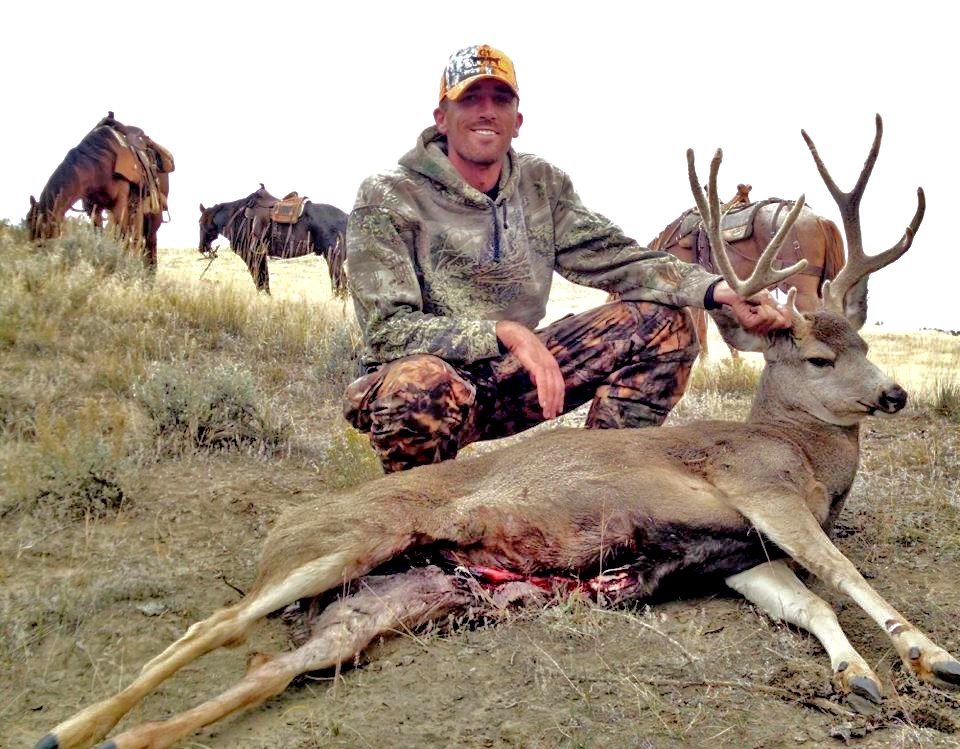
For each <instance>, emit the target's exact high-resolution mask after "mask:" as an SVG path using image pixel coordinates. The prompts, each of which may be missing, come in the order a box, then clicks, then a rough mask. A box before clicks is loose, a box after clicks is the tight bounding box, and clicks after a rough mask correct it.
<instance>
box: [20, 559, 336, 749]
mask: <svg viewBox="0 0 960 749" xmlns="http://www.w3.org/2000/svg"><path fill="white" fill-rule="evenodd" d="M349 561H350V557H349V556H348V555H346V554H334V555H330V556H328V557H323V558H321V559H316V560H314V561H312V562H309V563H307V564H304V565H302V566H300V567H298V568H297V569H295V570H293V571H292V572H291V573H290V574H289V575H287V576H286V578H284V579H283V580H282V581H281V582H280V583H278V584H277V585H274V586H271V587H269V588H265V589H263V590H261V591H259V592H258V593H256V594H254V595H252V596H250V597H248V598H245V599H244V600H242V601H240V603H238V604H236V605H234V606H231V607H229V608H226V609H221V610H220V611H218V612H217V613H215V614H214V615H213V616H211V617H209V618H207V619H204V620H203V621H200V622H197V623H196V624H193V625H192V626H191V627H190V628H189V629H188V630H187V631H186V633H185V634H184V635H183V637H181V638H180V639H179V640H177V641H176V642H174V643H173V644H172V645H170V646H169V647H168V648H167V649H166V650H164V651H163V652H162V653H160V655H158V656H157V657H156V658H154V659H153V660H151V661H150V662H149V663H147V664H146V665H145V666H144V667H143V668H142V669H141V670H140V673H139V675H138V676H137V677H136V678H135V679H134V680H133V681H132V682H131V683H130V684H129V685H128V686H127V687H126V688H125V689H123V690H121V691H120V692H117V693H116V694H114V695H113V696H111V697H108V698H106V699H104V700H101V701H100V702H97V703H95V704H93V705H90V706H89V707H87V708H85V709H83V710H81V711H80V712H78V713H77V714H75V715H74V716H72V717H70V718H68V719H67V720H65V721H64V722H62V723H60V724H59V725H58V726H57V727H56V728H54V729H53V731H51V732H50V733H49V734H47V735H46V736H44V737H43V738H42V739H41V740H40V741H39V743H37V746H36V749H68V747H84V746H89V745H90V744H92V743H93V742H94V741H96V740H98V739H101V738H103V737H104V736H106V735H107V733H108V732H109V731H110V730H111V729H112V728H113V727H114V726H115V725H116V724H117V723H118V722H119V721H120V719H121V718H122V717H123V716H124V715H126V714H127V712H129V711H130V709H131V708H133V707H134V706H135V705H136V704H137V703H138V702H140V700H141V699H143V697H144V696H146V695H147V694H148V693H149V692H151V691H152V690H153V689H155V688H156V687H157V686H158V685H159V684H161V683H162V682H164V681H166V680H167V679H168V678H170V677H171V676H173V674H175V673H176V672H177V671H179V670H180V669H181V668H182V667H183V666H185V665H187V664H189V663H191V662H193V661H194V660H196V659H197V658H199V657H200V656H202V655H204V654H206V653H209V652H210V651H211V650H214V649H216V648H218V647H222V646H230V645H237V644H239V643H241V642H243V640H244V638H245V637H246V634H247V632H248V631H249V629H250V627H251V626H252V625H253V624H254V623H255V622H256V621H258V620H259V619H261V618H263V617H265V616H266V615H267V614H269V613H271V612H273V611H276V610H277V609H280V608H283V607H284V606H286V605H288V604H290V603H293V602H294V601H297V600H299V599H301V598H307V597H310V596H315V595H319V594H320V593H323V592H324V591H327V590H330V589H331V588H334V587H336V586H337V585H338V584H339V583H340V582H341V578H342V576H343V570H344V569H345V568H346V567H347V565H348V562H349Z"/></svg>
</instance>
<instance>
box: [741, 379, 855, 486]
mask: <svg viewBox="0 0 960 749" xmlns="http://www.w3.org/2000/svg"><path fill="white" fill-rule="evenodd" d="M747 423H748V424H750V425H751V426H755V427H757V428H759V429H763V430H764V431H770V432H773V433H776V434H777V436H778V437H779V438H781V439H787V440H789V441H790V442H791V443H793V444H794V445H796V447H797V448H798V449H799V450H800V451H801V452H803V454H804V455H805V456H806V457H807V459H808V460H809V461H810V464H811V465H812V466H813V470H814V473H815V474H816V476H817V479H818V480H819V481H820V482H822V483H823V484H824V485H825V486H826V487H827V491H828V492H829V493H830V495H831V496H832V497H833V498H834V499H835V500H841V499H842V498H843V497H845V496H846V494H847V492H848V491H849V489H850V486H851V485H852V484H853V479H854V477H855V476H856V473H857V467H858V465H859V462H860V425H859V424H851V425H838V424H830V423H828V422H825V421H823V420H821V419H819V418H817V417H815V416H813V415H812V414H810V413H809V412H808V411H806V410H804V409H803V408H801V407H799V406H797V405H794V404H792V403H791V401H790V400H789V399H788V398H785V397H784V396H783V394H781V393H778V392H777V385H776V383H775V382H774V379H773V378H771V377H768V376H767V373H766V372H765V373H764V376H763V377H762V378H761V380H760V388H759V390H758V392H757V396H756V398H755V399H754V402H753V407H752V408H751V411H750V415H749V417H748V418H747Z"/></svg>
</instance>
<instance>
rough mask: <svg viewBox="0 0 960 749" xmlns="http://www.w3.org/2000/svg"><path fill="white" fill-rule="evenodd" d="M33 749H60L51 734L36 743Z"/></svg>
mask: <svg viewBox="0 0 960 749" xmlns="http://www.w3.org/2000/svg"><path fill="white" fill-rule="evenodd" d="M34 749H60V742H59V740H57V737H56V736H54V735H53V734H52V733H48V734H47V735H46V736H44V737H43V738H42V739H40V740H39V741H38V742H37V745H36V746H35V747H34Z"/></svg>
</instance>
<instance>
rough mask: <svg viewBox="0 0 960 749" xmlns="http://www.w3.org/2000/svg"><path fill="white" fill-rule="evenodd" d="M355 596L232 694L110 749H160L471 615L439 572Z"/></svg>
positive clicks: (142, 729)
mask: <svg viewBox="0 0 960 749" xmlns="http://www.w3.org/2000/svg"><path fill="white" fill-rule="evenodd" d="M358 583H359V585H355V586H353V587H354V588H355V592H352V593H351V594H349V595H347V596H345V597H343V598H341V599H340V600H338V601H336V602H335V603H333V604H331V605H330V606H328V607H327V609H326V610H324V612H323V614H321V616H320V617H319V619H318V620H317V621H316V623H314V624H313V626H312V627H311V634H310V639H309V640H308V642H307V643H306V644H305V645H303V646H302V647H300V648H298V649H297V650H294V651H292V652H289V653H284V654H282V655H279V656H274V657H269V656H261V657H258V658H257V659H256V660H255V661H254V662H253V663H252V665H251V668H250V670H249V671H248V672H247V674H246V675H245V676H244V677H243V678H242V679H241V680H240V681H239V682H238V683H237V684H235V685H234V686H233V687H231V688H230V689H228V690H227V691H225V692H223V693H221V694H220V695H218V696H216V697H214V698H213V699H210V700H208V701H206V702H204V703H202V704H200V705H198V706H197V707H194V708H193V709H191V710H188V711H186V712H183V713H181V714H180V715H177V716H175V717H173V718H170V719H169V720H165V721H159V722H155V723H145V724H143V725H140V726H136V727H134V728H131V729H129V730H127V731H125V732H124V733H122V734H120V735H118V736H115V737H114V738H113V739H112V740H111V741H110V742H109V743H107V744H105V745H104V749H106V747H109V748H110V749H162V747H167V746H170V745H171V744H173V743H174V742H176V741H177V740H179V739H181V738H183V737H184V736H187V735H189V734H191V733H193V732H194V731H196V730H198V729H200V728H202V727H203V726H206V725H209V724H211V723H213V722H215V721H217V720H219V719H221V718H223V717H225V716H227V715H230V714H232V713H235V712H238V711H240V710H244V709H247V708H251V707H254V706H256V705H259V704H260V703H261V702H264V701H265V700H267V699H269V698H270V697H273V696H274V695H277V694H280V692H282V691H283V690H284V689H286V687H287V685H289V684H290V682H291V681H293V679H294V678H296V677H297V676H299V675H300V674H303V673H307V672H309V671H318V670H321V669H329V668H337V667H339V666H340V665H341V664H343V663H350V662H351V661H352V660H353V659H354V658H355V657H356V656H357V655H359V654H360V653H361V652H362V651H363V650H364V649H365V648H366V647H367V646H368V645H369V644H370V643H371V642H373V641H374V640H376V639H378V638H380V637H381V636H384V635H389V634H396V633H400V632H410V631H413V630H416V629H418V628H421V627H423V626H424V625H426V624H428V623H429V622H431V621H435V620H438V619H442V618H444V617H446V616H447V615H448V614H449V613H451V612H453V611H457V610H464V609H466V608H467V607H468V606H469V605H470V604H471V603H472V602H473V600H474V599H473V597H472V595H471V594H470V593H469V592H468V591H467V590H466V588H465V586H464V585H462V584H460V583H458V582H457V581H456V580H455V579H454V578H453V576H452V575H448V574H446V573H444V572H443V571H441V570H440V569H439V568H437V567H426V568H422V569H413V570H410V571H408V572H404V573H400V574H396V575H387V576H378V577H368V578H363V579H361V580H360V581H358Z"/></svg>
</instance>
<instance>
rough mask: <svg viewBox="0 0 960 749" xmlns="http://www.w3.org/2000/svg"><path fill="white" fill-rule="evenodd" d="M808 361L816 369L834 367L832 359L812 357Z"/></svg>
mask: <svg viewBox="0 0 960 749" xmlns="http://www.w3.org/2000/svg"><path fill="white" fill-rule="evenodd" d="M807 361H808V362H810V363H811V364H812V365H813V366H815V367H832V366H833V360H832V359H824V358H823V357H822V356H812V357H810V358H809V359H807Z"/></svg>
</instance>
